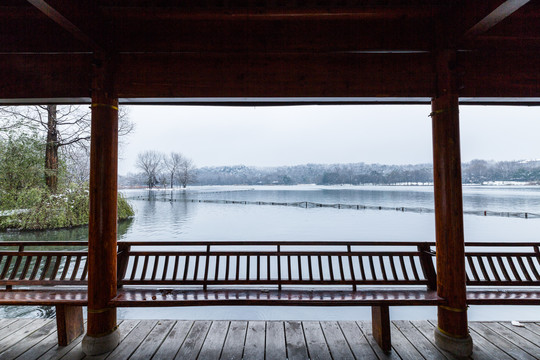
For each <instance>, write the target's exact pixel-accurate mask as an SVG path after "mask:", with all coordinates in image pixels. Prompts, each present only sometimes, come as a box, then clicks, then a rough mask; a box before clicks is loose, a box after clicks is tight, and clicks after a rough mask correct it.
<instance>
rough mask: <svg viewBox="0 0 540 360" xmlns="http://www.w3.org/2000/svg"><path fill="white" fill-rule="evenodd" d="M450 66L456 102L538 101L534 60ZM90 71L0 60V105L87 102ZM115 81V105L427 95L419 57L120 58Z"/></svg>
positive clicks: (484, 56) (46, 57) (428, 74)
mask: <svg viewBox="0 0 540 360" xmlns="http://www.w3.org/2000/svg"><path fill="white" fill-rule="evenodd" d="M457 64H458V68H457V74H458V75H459V76H460V79H461V80H460V82H461V84H460V85H462V86H463V87H462V88H461V89H460V96H463V97H483V98H498V97H506V98H528V97H535V98H538V97H540V73H539V72H538V69H539V68H540V53H539V52H526V51H523V50H522V49H521V50H518V51H499V50H491V51H474V52H458V55H457ZM91 69H92V55H91V54H75V55H73V54H71V55H69V54H41V55H35V54H19V55H6V54H0V78H1V79H2V81H0V99H33V98H34V99H40V98H51V99H52V98H89V97H90V85H89V84H90V82H91V73H92V70H91ZM117 75H118V78H117V84H116V85H117V90H118V96H119V97H120V98H180V97H187V98H195V97H373V98H374V97H378V98H381V99H384V98H385V97H422V98H431V97H433V96H434V95H435V73H434V69H433V65H432V57H431V55H430V54H427V53H426V54H424V53H420V54H310V53H305V54H236V53H223V54H121V55H120V57H119V70H118V74H117ZM216 83H219V86H216ZM28 84H31V86H29V85H28ZM524 100H526V99H524Z"/></svg>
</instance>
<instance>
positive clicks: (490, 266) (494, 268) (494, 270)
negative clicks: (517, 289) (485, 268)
mask: <svg viewBox="0 0 540 360" xmlns="http://www.w3.org/2000/svg"><path fill="white" fill-rule="evenodd" d="M487 260H488V265H489V268H490V269H491V272H492V273H493V276H495V280H497V281H501V277H500V276H499V273H498V271H497V267H496V266H495V263H494V262H493V257H492V256H488V257H487Z"/></svg>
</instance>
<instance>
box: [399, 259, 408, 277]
mask: <svg viewBox="0 0 540 360" xmlns="http://www.w3.org/2000/svg"><path fill="white" fill-rule="evenodd" d="M398 257H399V263H400V264H401V271H402V272H403V277H404V278H405V280H409V272H408V271H407V267H406V266H405V259H404V258H403V256H398Z"/></svg>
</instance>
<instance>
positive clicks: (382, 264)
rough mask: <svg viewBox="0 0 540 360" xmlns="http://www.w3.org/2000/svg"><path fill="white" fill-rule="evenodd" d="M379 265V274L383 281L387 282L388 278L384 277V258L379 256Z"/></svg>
mask: <svg viewBox="0 0 540 360" xmlns="http://www.w3.org/2000/svg"><path fill="white" fill-rule="evenodd" d="M379 265H380V266H381V272H382V276H383V280H384V281H388V276H387V275H386V266H385V264H384V256H382V255H381V256H379Z"/></svg>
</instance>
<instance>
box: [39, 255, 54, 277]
mask: <svg viewBox="0 0 540 360" xmlns="http://www.w3.org/2000/svg"><path fill="white" fill-rule="evenodd" d="M51 258H52V256H51V255H47V257H46V258H45V266H43V269H42V270H41V276H40V277H39V280H41V281H43V280H44V279H45V276H46V275H47V272H48V271H49V268H50V267H51Z"/></svg>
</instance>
